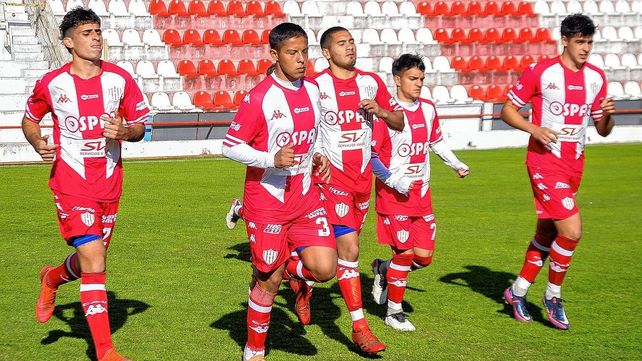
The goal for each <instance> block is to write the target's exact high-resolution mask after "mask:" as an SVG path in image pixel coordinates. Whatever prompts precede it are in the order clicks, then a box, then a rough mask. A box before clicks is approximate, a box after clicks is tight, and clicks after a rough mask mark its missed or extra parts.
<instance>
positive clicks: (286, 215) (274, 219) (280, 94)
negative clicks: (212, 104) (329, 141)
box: [223, 76, 321, 224]
mask: <svg viewBox="0 0 642 361" xmlns="http://www.w3.org/2000/svg"><path fill="white" fill-rule="evenodd" d="M320 115H321V113H320V110H319V87H318V86H317V84H316V83H314V82H311V81H309V80H307V79H304V80H303V85H302V86H301V87H300V88H298V89H296V90H294V89H288V88H285V87H284V86H282V85H281V84H279V83H278V82H277V81H276V80H275V79H274V78H273V76H268V77H267V78H266V79H264V80H263V81H262V82H260V83H259V84H258V85H257V86H256V87H254V89H252V90H251V91H250V92H249V93H248V94H247V95H246V96H245V99H243V102H242V103H241V107H240V108H239V111H238V113H236V116H235V117H234V120H233V122H232V124H231V125H230V128H229V129H228V131H227V134H226V136H225V140H224V141H223V146H225V147H230V148H231V147H234V146H237V145H241V144H247V145H249V146H250V147H251V148H253V149H255V150H258V151H261V152H266V153H268V154H269V156H270V157H273V156H274V154H276V153H277V152H278V151H279V150H280V149H281V147H283V146H285V145H287V144H293V145H294V153H295V160H296V161H297V162H298V164H297V165H295V166H292V167H288V168H259V167H254V166H248V167H247V172H246V175H245V189H244V197H243V206H244V208H245V210H244V218H246V219H248V220H257V221H258V220H260V222H262V223H271V224H285V223H289V222H291V221H292V220H294V219H297V218H298V217H301V216H302V215H304V212H305V211H307V210H308V209H309V207H310V204H313V203H315V202H319V193H318V189H317V188H316V187H312V189H311V186H310V185H311V174H312V158H313V155H314V154H313V145H314V142H315V140H316V138H317V126H318V123H319V119H320Z"/></svg>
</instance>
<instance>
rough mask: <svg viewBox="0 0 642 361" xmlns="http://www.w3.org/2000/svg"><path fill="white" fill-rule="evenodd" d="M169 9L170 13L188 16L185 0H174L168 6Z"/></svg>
mask: <svg viewBox="0 0 642 361" xmlns="http://www.w3.org/2000/svg"><path fill="white" fill-rule="evenodd" d="M167 11H168V12H169V14H170V15H176V16H188V14H187V8H185V3H184V2H183V0H172V1H171V2H170V3H169V6H168V7H167Z"/></svg>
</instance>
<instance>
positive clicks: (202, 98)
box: [194, 91, 215, 111]
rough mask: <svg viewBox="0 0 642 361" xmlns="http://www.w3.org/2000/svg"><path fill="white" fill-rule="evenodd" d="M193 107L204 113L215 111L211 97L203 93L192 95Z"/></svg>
mask: <svg viewBox="0 0 642 361" xmlns="http://www.w3.org/2000/svg"><path fill="white" fill-rule="evenodd" d="M194 106H196V107H198V108H201V109H203V110H206V111H212V110H214V109H215V107H214V103H213V102H212V96H211V95H210V93H208V92H205V91H199V92H197V93H196V94H194Z"/></svg>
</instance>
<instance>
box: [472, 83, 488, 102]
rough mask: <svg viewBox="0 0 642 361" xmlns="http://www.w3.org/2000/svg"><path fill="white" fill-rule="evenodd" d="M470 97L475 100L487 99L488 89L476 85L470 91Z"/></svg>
mask: <svg viewBox="0 0 642 361" xmlns="http://www.w3.org/2000/svg"><path fill="white" fill-rule="evenodd" d="M468 96H470V97H471V98H473V99H477V100H484V99H486V89H484V87H483V86H481V85H477V84H475V85H473V86H472V87H470V89H469V90H468Z"/></svg>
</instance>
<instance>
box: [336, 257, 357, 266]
mask: <svg viewBox="0 0 642 361" xmlns="http://www.w3.org/2000/svg"><path fill="white" fill-rule="evenodd" d="M337 263H338V264H339V266H343V267H350V268H357V267H359V261H358V260H357V261H354V262H350V261H346V260H344V259H341V258H339V259H338V260H337Z"/></svg>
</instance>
